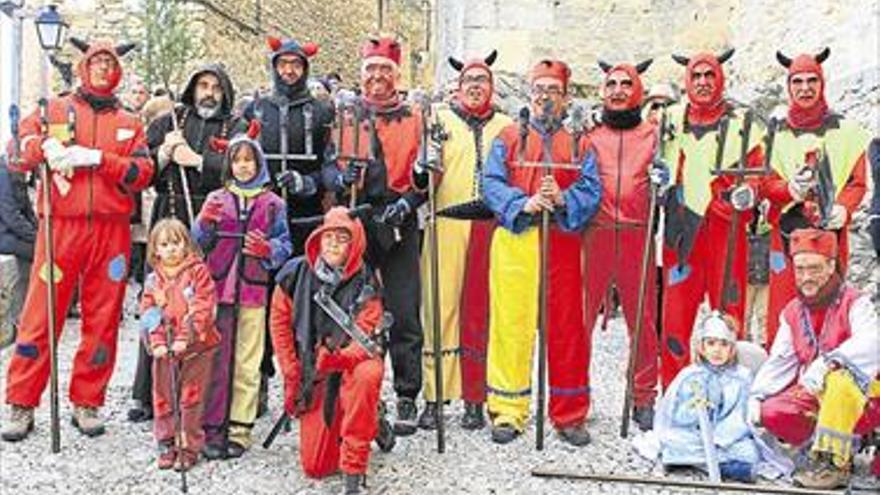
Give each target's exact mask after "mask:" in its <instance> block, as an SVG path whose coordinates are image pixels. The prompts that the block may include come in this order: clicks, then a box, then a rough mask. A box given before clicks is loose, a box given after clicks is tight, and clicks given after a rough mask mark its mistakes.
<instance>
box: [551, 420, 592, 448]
mask: <svg viewBox="0 0 880 495" xmlns="http://www.w3.org/2000/svg"><path fill="white" fill-rule="evenodd" d="M556 432H557V433H559V437H560V438H562V440H564V441H565V442H566V443H568V444H570V445H574V446H575V447H583V446H584V445H587V444H588V443H590V432H588V431H587V428H586V427H585V426H584V425H577V426H569V427H567V428H560V429H558V430H556Z"/></svg>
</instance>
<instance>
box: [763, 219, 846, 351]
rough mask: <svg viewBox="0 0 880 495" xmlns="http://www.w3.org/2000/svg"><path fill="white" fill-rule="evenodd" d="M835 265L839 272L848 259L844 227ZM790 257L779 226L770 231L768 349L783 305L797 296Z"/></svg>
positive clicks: (839, 234) (840, 233)
mask: <svg viewBox="0 0 880 495" xmlns="http://www.w3.org/2000/svg"><path fill="white" fill-rule="evenodd" d="M838 241H839V242H838V247H837V250H838V257H837V266H838V269H839V270H840V271H841V273H843V272H845V271H846V266H847V260H848V259H849V235H848V234H847V231H846V228H844V229H843V230H841V231H840V232H839V233H838ZM793 266H794V265H793V263H792V260H791V257H790V256H789V255H788V253H786V252H785V246H784V244H783V242H782V235H781V233H780V231H779V228H778V227H777V228H774V229H773V230H772V231H770V298H769V301H768V303H767V341H766V342H765V346H766V348H767V350H768V351H769V350H770V346H772V345H773V339H774V338H775V337H776V332H777V331H778V330H779V316H780V315H781V314H782V310H783V309H785V306H786V305H788V303H789V302H791V300H792V299H794V298H795V297H796V296H797V287H796V286H795V283H794V269H793Z"/></svg>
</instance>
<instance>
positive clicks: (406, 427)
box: [394, 397, 419, 437]
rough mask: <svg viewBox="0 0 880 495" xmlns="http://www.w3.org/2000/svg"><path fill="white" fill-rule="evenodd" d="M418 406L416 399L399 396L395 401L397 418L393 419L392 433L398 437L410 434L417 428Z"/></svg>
mask: <svg viewBox="0 0 880 495" xmlns="http://www.w3.org/2000/svg"><path fill="white" fill-rule="evenodd" d="M418 414H419V408H418V407H416V401H414V400H412V399H410V398H408V397H401V398H400V399H399V400H398V401H397V420H396V421H394V434H395V435H397V436H400V437H405V436H409V435H412V434H414V433H415V432H416V430H417V429H418Z"/></svg>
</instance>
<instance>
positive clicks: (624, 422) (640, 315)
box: [620, 109, 667, 438]
mask: <svg viewBox="0 0 880 495" xmlns="http://www.w3.org/2000/svg"><path fill="white" fill-rule="evenodd" d="M666 130H667V129H666V109H663V113H662V114H661V116H660V126H659V127H658V128H657V145H656V146H657V147H656V148H654V160H653V163H657V162H658V161H660V160H662V157H663V151H664V149H663V148H664V144H666ZM658 189H659V188H658V187H657V185H656V184H654V182H653V181H651V188H650V193H649V194H650V195H651V197H650V200H649V202H648V220H647V223H646V224H645V242H644V243H643V244H642V261H641V263H642V264H641V272H640V276H639V293H638V296H637V297H636V323H635V328H634V329H633V333H632V335H633V336H632V342H631V343H630V347H631V349H630V352H629V360H628V362H627V365H626V392H625V395H624V396H623V416H622V417H621V420H620V437H621V438H626V436H627V435H628V434H629V419H630V409H632V404H633V388H634V386H635V384H634V381H635V373H636V360H637V359H638V355H639V346H640V344H641V341H642V332H643V331H644V325H643V321H642V320H643V319H644V316H645V297H647V296H646V294H645V289H647V285H648V270H650V269H651V259H652V258H653V256H652V255H653V253H654V250H653V249H651V247H652V246H653V244H654V222H655V220H656V218H657V195H658V194H659V190H658Z"/></svg>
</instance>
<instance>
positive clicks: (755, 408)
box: [746, 398, 761, 426]
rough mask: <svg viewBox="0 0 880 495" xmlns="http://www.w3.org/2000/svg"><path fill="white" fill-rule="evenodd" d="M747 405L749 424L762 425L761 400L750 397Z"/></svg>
mask: <svg viewBox="0 0 880 495" xmlns="http://www.w3.org/2000/svg"><path fill="white" fill-rule="evenodd" d="M746 407H747V409H746V420H747V421H748V422H749V424H750V425H753V426H761V401H760V400H758V399H755V398H752V399H749V402H748V404H747V406H746Z"/></svg>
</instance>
